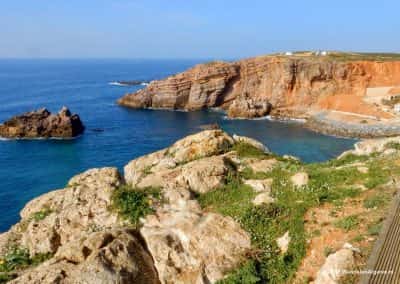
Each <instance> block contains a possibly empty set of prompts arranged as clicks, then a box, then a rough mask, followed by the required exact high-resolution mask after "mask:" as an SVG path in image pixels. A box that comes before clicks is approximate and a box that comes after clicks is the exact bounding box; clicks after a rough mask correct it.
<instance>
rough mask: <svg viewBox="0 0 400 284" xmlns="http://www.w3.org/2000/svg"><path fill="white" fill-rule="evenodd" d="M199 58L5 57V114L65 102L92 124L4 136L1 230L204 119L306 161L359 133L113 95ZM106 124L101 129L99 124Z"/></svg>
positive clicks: (0, 147) (1, 71)
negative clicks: (39, 135)
mask: <svg viewBox="0 0 400 284" xmlns="http://www.w3.org/2000/svg"><path fill="white" fill-rule="evenodd" d="M200 62H201V60H94V59H93V60H25V59H24V60H22V59H15V60H14V59H13V60H0V121H4V120H6V119H8V118H10V117H11V116H13V115H16V114H20V113H23V112H26V111H30V110H34V109H38V108H42V107H46V108H48V109H49V110H50V111H52V112H57V111H58V110H59V109H60V108H61V107H62V106H63V105H66V106H68V107H69V108H70V109H71V111H72V112H74V113H78V114H79V115H80V116H81V119H82V121H83V122H84V124H85V126H86V132H85V133H84V135H82V136H81V137H79V138H77V139H73V140H31V141H27V140H10V141H3V140H1V141H0V212H1V214H0V232H2V231H5V230H7V229H8V228H9V227H10V226H11V225H12V224H14V223H15V222H17V221H18V220H19V211H20V210H21V209H22V207H23V206H24V204H25V203H26V202H28V201H29V200H31V199H32V198H34V197H37V196H39V195H40V194H43V193H45V192H48V191H50V190H54V189H59V188H63V187H64V186H65V184H66V183H67V181H68V180H69V178H70V177H72V176H73V175H75V174H78V173H80V172H82V171H85V170H86V169H89V168H93V167H104V166H117V167H119V168H120V169H121V170H122V168H123V166H124V165H125V164H126V163H128V162H129V161H130V160H132V159H134V158H136V157H139V156H141V155H144V154H147V153H150V152H153V151H155V150H158V149H161V148H163V147H166V146H168V145H170V144H171V143H173V142H174V141H175V140H177V139H179V138H182V137H184V136H186V135H188V134H190V133H194V132H196V131H199V130H200V129H199V126H200V125H204V124H210V123H215V122H216V123H218V124H220V125H221V126H222V128H223V129H224V130H226V131H227V132H229V133H231V134H233V133H237V134H240V135H246V136H250V137H254V138H256V139H259V140H260V141H262V142H264V143H265V144H266V145H267V146H268V147H269V148H270V149H271V150H272V151H273V152H275V153H278V154H291V155H295V156H298V157H300V158H301V159H302V160H303V161H306V162H313V161H323V160H327V159H330V158H332V157H334V156H336V155H338V154H340V153H341V152H343V151H345V150H347V149H349V148H351V147H352V145H353V144H354V142H355V140H351V139H341V138H335V137H328V136H324V135H320V134H317V133H314V132H311V131H309V130H306V129H304V128H302V126H301V124H299V123H293V122H292V123H287V122H276V121H269V120H228V119H226V118H225V116H224V114H223V113H220V112H215V111H197V112H179V111H176V112H174V111H167V110H165V111H161V110H158V111H156V110H133V109H127V108H124V107H120V106H118V105H117V104H116V103H115V101H116V100H117V99H118V98H119V97H121V96H122V95H123V94H124V93H127V92H132V91H135V90H137V89H139V88H142V86H133V87H121V86H113V85H110V84H109V83H110V82H112V81H118V80H143V81H149V80H154V79H161V78H163V77H165V76H168V75H171V74H174V73H177V72H180V71H183V70H185V69H187V68H189V67H191V66H193V65H194V64H197V63H200ZM99 130H101V132H100V131H99Z"/></svg>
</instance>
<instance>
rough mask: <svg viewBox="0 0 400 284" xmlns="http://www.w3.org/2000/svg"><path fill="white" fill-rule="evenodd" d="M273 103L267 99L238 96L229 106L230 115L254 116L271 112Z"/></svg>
mask: <svg viewBox="0 0 400 284" xmlns="http://www.w3.org/2000/svg"><path fill="white" fill-rule="evenodd" d="M270 111H271V104H270V103H269V102H268V101H266V100H257V99H255V98H249V97H245V96H244V97H238V98H237V99H236V100H235V101H234V102H233V103H232V104H231V105H230V106H229V108H228V116H229V117H240V118H254V117H262V116H266V115H267V114H269V113H270Z"/></svg>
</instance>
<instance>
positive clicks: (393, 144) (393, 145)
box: [385, 141, 400, 150]
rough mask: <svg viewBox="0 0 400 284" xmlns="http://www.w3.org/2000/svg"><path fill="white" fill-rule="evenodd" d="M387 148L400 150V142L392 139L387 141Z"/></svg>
mask: <svg viewBox="0 0 400 284" xmlns="http://www.w3.org/2000/svg"><path fill="white" fill-rule="evenodd" d="M385 148H386V149H395V150H400V143H398V142H394V141H392V142H389V143H386V144H385Z"/></svg>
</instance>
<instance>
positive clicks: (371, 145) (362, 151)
mask: <svg viewBox="0 0 400 284" xmlns="http://www.w3.org/2000/svg"><path fill="white" fill-rule="evenodd" d="M389 143H396V144H397V143H399V144H400V137H390V138H380V139H366V140H363V141H360V142H357V143H356V144H354V150H351V151H348V152H345V153H343V154H342V155H341V156H340V157H342V156H343V155H346V154H348V153H351V154H355V155H370V154H372V153H375V152H383V151H385V150H387V149H388V144H389ZM340 157H339V158H340Z"/></svg>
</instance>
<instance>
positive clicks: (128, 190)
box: [112, 185, 161, 226]
mask: <svg viewBox="0 0 400 284" xmlns="http://www.w3.org/2000/svg"><path fill="white" fill-rule="evenodd" d="M160 201H161V191H160V190H159V189H158V188H152V187H149V188H144V189H136V188H132V187H130V186H127V185H123V186H121V187H119V188H118V189H117V190H115V191H114V193H113V195H112V209H113V210H115V211H116V212H118V214H119V215H120V216H122V217H123V218H124V219H127V220H128V221H129V222H130V223H131V224H132V225H134V226H138V225H139V219H140V218H141V217H144V216H146V215H147V214H150V213H152V212H154V209H153V208H154V206H153V204H154V203H156V202H160Z"/></svg>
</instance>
